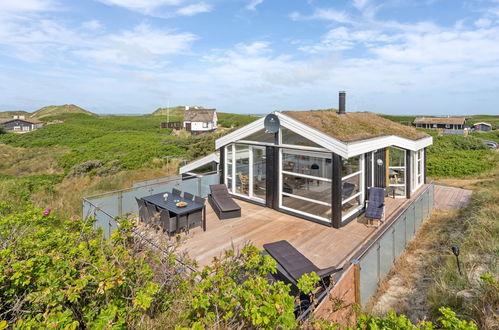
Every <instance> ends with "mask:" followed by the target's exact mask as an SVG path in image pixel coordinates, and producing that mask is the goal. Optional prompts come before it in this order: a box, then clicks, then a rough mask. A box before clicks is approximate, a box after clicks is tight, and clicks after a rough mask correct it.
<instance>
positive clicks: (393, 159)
mask: <svg viewBox="0 0 499 330" xmlns="http://www.w3.org/2000/svg"><path fill="white" fill-rule="evenodd" d="M389 155H390V157H389V166H388V178H389V186H390V187H391V189H392V193H393V194H394V195H395V196H396V197H405V196H406V192H405V188H406V184H405V181H406V175H405V174H406V173H405V171H406V168H405V150H404V149H398V148H394V147H392V148H390V149H389Z"/></svg>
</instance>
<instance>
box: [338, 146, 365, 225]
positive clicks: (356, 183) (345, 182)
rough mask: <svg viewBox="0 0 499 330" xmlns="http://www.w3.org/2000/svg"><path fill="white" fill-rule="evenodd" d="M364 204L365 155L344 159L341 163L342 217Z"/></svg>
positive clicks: (345, 217) (343, 218) (346, 217)
mask: <svg viewBox="0 0 499 330" xmlns="http://www.w3.org/2000/svg"><path fill="white" fill-rule="evenodd" d="M363 205H364V156H363V155H361V156H355V157H350V158H348V159H343V162H342V164H341V218H342V220H346V219H348V217H349V216H351V215H352V214H354V213H355V212H357V211H359V210H360V209H362V207H363Z"/></svg>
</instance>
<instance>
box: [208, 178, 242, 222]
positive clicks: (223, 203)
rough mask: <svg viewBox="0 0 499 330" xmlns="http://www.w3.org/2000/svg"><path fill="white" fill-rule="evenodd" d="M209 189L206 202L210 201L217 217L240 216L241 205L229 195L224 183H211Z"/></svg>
mask: <svg viewBox="0 0 499 330" xmlns="http://www.w3.org/2000/svg"><path fill="white" fill-rule="evenodd" d="M210 191H211V193H210V194H209V195H208V203H210V205H211V207H212V208H213V211H215V213H216V214H217V216H218V218H219V219H230V218H238V217H240V216H241V207H240V206H239V205H237V203H236V202H234V200H233V199H232V197H230V195H229V191H228V190H227V186H226V185H224V184H214V185H211V186H210Z"/></svg>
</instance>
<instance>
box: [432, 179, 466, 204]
mask: <svg viewBox="0 0 499 330" xmlns="http://www.w3.org/2000/svg"><path fill="white" fill-rule="evenodd" d="M470 199H471V190H466V189H461V188H455V187H449V186H441V185H437V184H436V185H435V208H436V209H439V210H456V209H459V208H461V207H464V206H466V205H468V203H469V202H470Z"/></svg>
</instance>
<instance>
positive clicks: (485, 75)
mask: <svg viewBox="0 0 499 330" xmlns="http://www.w3.org/2000/svg"><path fill="white" fill-rule="evenodd" d="M340 90H345V91H346V93H347V98H346V104H347V111H372V112H378V113H386V114H394V115H411V114H416V115H418V114H419V115H421V114H428V115H430V114H431V115H469V114H496V115H497V114H499V0H464V1H460V0H418V1H414V0H384V1H376V0H348V1H341V0H338V1H332V0H330V1H325V0H324V1H316V0H308V1H307V0H302V1H301V0H78V1H74V0H0V110H14V109H16V110H17V109H20V110H27V111H34V110H36V109H38V108H40V107H43V106H46V105H57V104H77V105H79V106H81V107H83V108H85V109H87V110H90V111H93V112H96V113H107V114H112V113H115V114H136V113H150V112H152V111H154V110H155V109H156V108H158V107H165V106H168V105H170V106H175V105H201V106H204V107H207V108H216V109H217V110H218V111H220V112H233V113H248V114H251V113H253V114H263V113H269V112H271V111H275V110H309V109H324V108H331V107H337V106H338V91H340Z"/></svg>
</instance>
